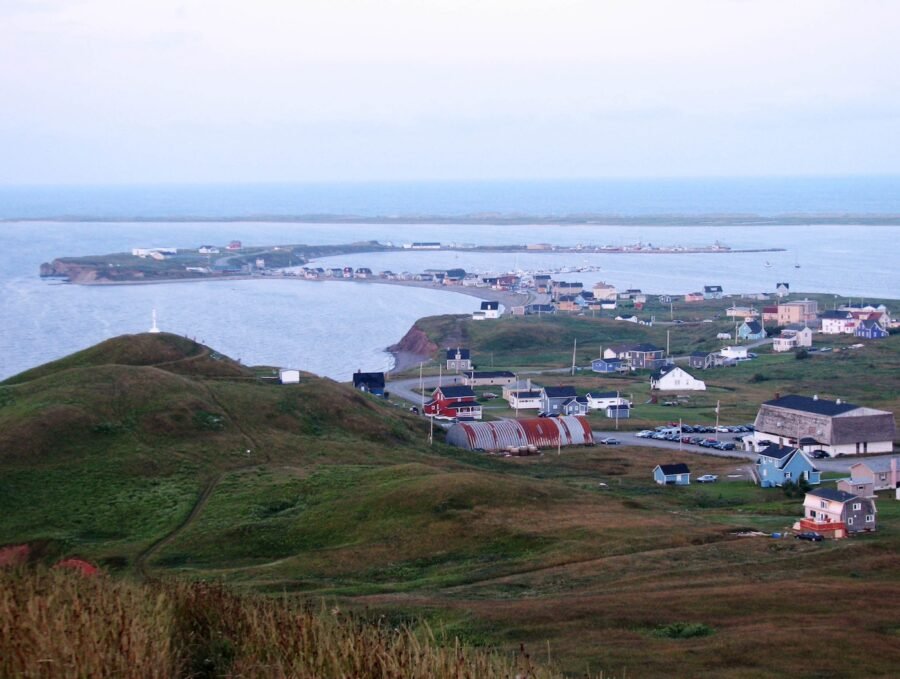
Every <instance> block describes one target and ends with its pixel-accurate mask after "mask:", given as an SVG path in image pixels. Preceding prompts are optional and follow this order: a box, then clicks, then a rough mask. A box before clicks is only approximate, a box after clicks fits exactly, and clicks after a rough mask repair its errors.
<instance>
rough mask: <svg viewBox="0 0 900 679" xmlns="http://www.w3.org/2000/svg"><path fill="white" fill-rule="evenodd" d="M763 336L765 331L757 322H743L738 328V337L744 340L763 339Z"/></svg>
mask: <svg viewBox="0 0 900 679" xmlns="http://www.w3.org/2000/svg"><path fill="white" fill-rule="evenodd" d="M765 336H766V329H765V328H764V327H762V323H760V322H759V321H744V323H743V325H741V327H740V328H738V337H740V338H741V339H744V340H757V339H763V338H765Z"/></svg>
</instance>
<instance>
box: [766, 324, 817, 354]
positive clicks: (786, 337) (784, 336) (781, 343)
mask: <svg viewBox="0 0 900 679" xmlns="http://www.w3.org/2000/svg"><path fill="white" fill-rule="evenodd" d="M811 346H812V330H810V329H809V328H803V329H802V330H782V332H781V334H780V335H779V336H778V337H775V338H773V339H772V351H775V352H784V351H790V350H791V349H794V348H796V347H811Z"/></svg>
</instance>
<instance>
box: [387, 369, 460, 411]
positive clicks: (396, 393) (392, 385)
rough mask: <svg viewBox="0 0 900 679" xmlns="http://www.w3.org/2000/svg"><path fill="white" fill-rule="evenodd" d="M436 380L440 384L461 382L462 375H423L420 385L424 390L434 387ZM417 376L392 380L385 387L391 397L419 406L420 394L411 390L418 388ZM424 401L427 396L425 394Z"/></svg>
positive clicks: (420, 403) (436, 384) (420, 401)
mask: <svg viewBox="0 0 900 679" xmlns="http://www.w3.org/2000/svg"><path fill="white" fill-rule="evenodd" d="M438 380H440V384H441V385H444V386H446V385H448V384H462V377H460V376H459V375H454V374H452V373H451V374H449V375H443V376H442V377H440V378H438V377H423V378H422V382H421V384H422V386H423V387H424V388H425V390H426V391H428V390H431V389H434V388H435V387H437V386H438ZM419 384H420V383H419V378H418V377H413V378H410V379H407V380H392V381H390V382H388V383H387V385H386V386H385V389H387V391H388V393H390V395H391V398H399V399H403V400H404V401H407V402H409V403H410V404H412V405H414V406H416V407H417V408H420V407H421V406H422V395H421V394H418V393H416V392H415V391H413V390H414V389H418V388H419ZM425 400H426V401H428V400H429V398H428V397H427V396H426V398H425Z"/></svg>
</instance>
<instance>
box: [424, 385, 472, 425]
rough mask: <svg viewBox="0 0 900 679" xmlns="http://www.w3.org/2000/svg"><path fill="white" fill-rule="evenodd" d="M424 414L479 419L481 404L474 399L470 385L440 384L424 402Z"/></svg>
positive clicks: (447, 417)
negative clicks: (426, 401)
mask: <svg viewBox="0 0 900 679" xmlns="http://www.w3.org/2000/svg"><path fill="white" fill-rule="evenodd" d="M425 414H426V415H432V416H436V417H440V418H446V419H449V418H466V419H473V420H480V419H481V405H480V404H479V403H478V402H477V401H476V400H475V392H474V391H472V389H471V387H465V386H460V385H447V386H440V387H438V388H437V389H435V390H434V391H433V392H432V394H431V400H430V401H429V402H428V403H426V404H425Z"/></svg>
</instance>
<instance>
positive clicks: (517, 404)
mask: <svg viewBox="0 0 900 679" xmlns="http://www.w3.org/2000/svg"><path fill="white" fill-rule="evenodd" d="M513 377H515V378H516V381H515V385H516V392H515V393H516V419H517V420H518V419H519V394H521V393H522V392H521V391H520V390H519V376H518V375H516V374H515V373H513Z"/></svg>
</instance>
